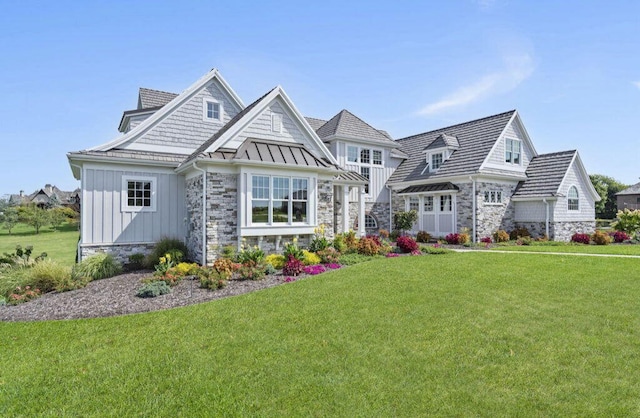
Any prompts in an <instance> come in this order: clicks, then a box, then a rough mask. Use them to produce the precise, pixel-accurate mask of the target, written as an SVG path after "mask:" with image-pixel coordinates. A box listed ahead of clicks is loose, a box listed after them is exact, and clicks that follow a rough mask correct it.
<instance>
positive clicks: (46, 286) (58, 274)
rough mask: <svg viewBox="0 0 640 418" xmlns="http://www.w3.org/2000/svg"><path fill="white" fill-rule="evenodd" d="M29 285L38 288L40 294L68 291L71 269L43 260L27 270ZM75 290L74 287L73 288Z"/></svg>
mask: <svg viewBox="0 0 640 418" xmlns="http://www.w3.org/2000/svg"><path fill="white" fill-rule="evenodd" d="M28 275H29V284H30V285H31V286H32V287H33V288H38V289H40V291H42V293H47V292H51V291H54V290H59V291H62V290H70V289H69V288H68V287H69V286H71V282H72V280H71V269H70V268H69V267H65V266H62V265H60V264H58V263H56V262H55V261H51V260H45V261H42V262H40V263H36V264H34V265H33V267H31V269H29V273H28ZM74 288H75V287H74Z"/></svg>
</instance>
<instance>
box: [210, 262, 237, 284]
mask: <svg viewBox="0 0 640 418" xmlns="http://www.w3.org/2000/svg"><path fill="white" fill-rule="evenodd" d="M212 268H213V270H215V272H216V273H217V274H219V275H220V277H222V278H223V279H224V280H229V279H230V278H231V276H233V273H234V272H236V271H237V270H238V269H239V268H240V265H239V264H238V263H234V262H233V261H232V260H231V259H230V258H219V259H217V260H216V261H214V262H213V266H212Z"/></svg>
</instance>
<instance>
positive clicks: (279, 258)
mask: <svg viewBox="0 0 640 418" xmlns="http://www.w3.org/2000/svg"><path fill="white" fill-rule="evenodd" d="M264 261H265V263H267V264H269V265H270V266H273V268H275V269H278V270H281V269H282V267H284V256H283V255H281V254H269V255H268V256H267V257H266V258H265V259H264Z"/></svg>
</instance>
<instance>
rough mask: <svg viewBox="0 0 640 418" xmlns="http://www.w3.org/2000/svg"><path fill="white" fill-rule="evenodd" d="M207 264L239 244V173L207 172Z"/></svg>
mask: <svg viewBox="0 0 640 418" xmlns="http://www.w3.org/2000/svg"><path fill="white" fill-rule="evenodd" d="M206 216H207V223H206V229H207V264H211V263H213V262H214V260H215V259H216V258H217V257H218V256H219V255H220V253H221V252H222V248H223V247H225V246H227V245H233V246H234V247H236V246H237V245H238V175H237V174H222V173H207V214H206Z"/></svg>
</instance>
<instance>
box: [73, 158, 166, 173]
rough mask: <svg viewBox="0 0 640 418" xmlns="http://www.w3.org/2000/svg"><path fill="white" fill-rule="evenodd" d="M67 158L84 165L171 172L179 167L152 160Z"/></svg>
mask: <svg viewBox="0 0 640 418" xmlns="http://www.w3.org/2000/svg"><path fill="white" fill-rule="evenodd" d="M67 158H68V159H69V161H77V162H82V163H92V162H93V163H112V164H118V165H131V166H133V165H135V166H139V167H145V166H151V167H154V168H158V167H160V169H161V167H167V168H168V170H169V171H170V172H174V169H175V168H176V167H177V166H178V164H177V163H174V162H169V161H152V160H134V159H132V158H124V157H106V156H105V157H103V156H97V155H78V154H74V155H70V154H67ZM105 166H109V167H110V169H113V166H111V165H110V164H105ZM144 170H148V169H146V168H145V169H144Z"/></svg>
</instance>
